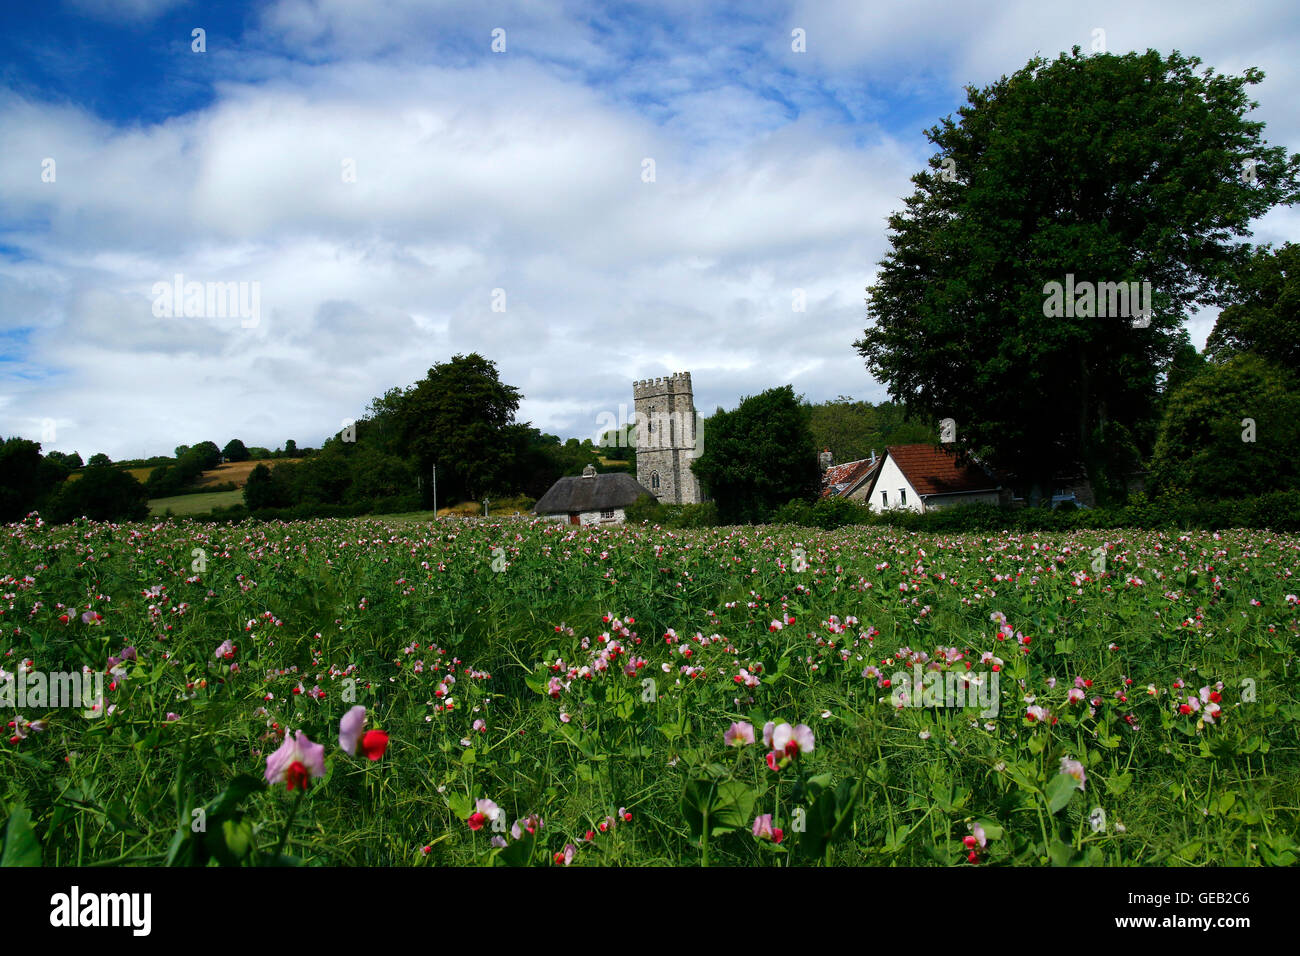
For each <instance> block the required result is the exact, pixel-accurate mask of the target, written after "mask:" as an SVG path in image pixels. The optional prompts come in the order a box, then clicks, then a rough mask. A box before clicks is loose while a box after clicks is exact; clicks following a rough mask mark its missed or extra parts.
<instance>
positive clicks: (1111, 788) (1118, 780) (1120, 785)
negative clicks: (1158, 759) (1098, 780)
mask: <svg viewBox="0 0 1300 956" xmlns="http://www.w3.org/2000/svg"><path fill="white" fill-rule="evenodd" d="M1132 785H1133V774H1131V773H1122V774H1119V775H1118V776H1115V777H1111V778H1110V779H1109V780H1107V781H1106V792H1107V793H1109V794H1110V795H1111V796H1112V797H1118V796H1119V795H1120V794H1121V793H1123V792H1124V791H1125V790H1127V789H1128V788H1129V787H1131V786H1132Z"/></svg>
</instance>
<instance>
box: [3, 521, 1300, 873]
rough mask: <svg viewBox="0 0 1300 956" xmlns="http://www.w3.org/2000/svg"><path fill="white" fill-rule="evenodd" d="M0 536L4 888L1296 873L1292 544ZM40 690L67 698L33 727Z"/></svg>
mask: <svg viewBox="0 0 1300 956" xmlns="http://www.w3.org/2000/svg"><path fill="white" fill-rule="evenodd" d="M0 542H2V544H0V592H2V596H3V601H0V629H2V631H3V638H2V639H0V694H3V695H4V696H0V701H3V706H0V711H2V712H3V714H4V717H3V718H0V719H3V720H4V722H5V723H7V724H8V727H7V728H6V729H5V737H4V739H3V740H0V798H2V799H3V808H2V810H0V821H3V820H4V819H5V818H7V825H5V826H4V827H3V829H0V834H3V837H4V846H3V850H2V851H0V853H2V854H3V861H4V862H20V863H21V862H27V863H35V862H43V863H44V864H46V865H76V864H145V865H162V864H164V863H181V864H211V863H221V864H245V865H250V864H251V865H268V864H277V863H282V864H307V865H336V864H352V865H393V866H433V865H475V864H487V863H497V864H512V865H520V864H536V865H547V866H557V865H558V866H565V865H573V866H580V865H597V866H599V865H698V864H702V863H703V864H731V865H756V866H799V865H811V864H831V865H940V866H988V865H1000V864H1021V865H1037V864H1048V863H1050V864H1056V865H1072V864H1107V865H1162V866H1164V865H1168V866H1201V865H1286V864H1291V863H1294V862H1296V860H1297V856H1298V855H1300V843H1297V839H1296V834H1297V833H1300V752H1298V748H1300V735H1298V734H1297V728H1300V694H1298V693H1297V676H1300V675H1297V674H1295V673H1292V668H1294V667H1296V665H1297V659H1296V649H1297V630H1298V628H1300V606H1298V599H1297V597H1296V592H1297V591H1300V573H1298V571H1300V537H1296V536H1293V535H1281V534H1273V533H1270V532H1268V531H1261V530H1234V531H1223V532H1219V533H1214V532H1192V533H1185V534H1178V533H1162V532H1154V531H1127V532H1116V531H1111V532H1078V533H1071V534H1061V535H1047V534H1043V535H1037V534H1006V535H998V536H940V535H933V534H931V535H926V534H917V533H912V532H903V531H899V530H895V529H889V528H849V529H843V530H840V531H833V532H813V531H810V530H809V529H806V528H793V527H784V526H771V527H752V528H751V527H746V528H720V529H702V530H698V531H681V532H673V531H666V530H661V529H656V528H653V527H651V526H648V525H647V526H641V527H615V528H604V529H600V528H579V527H571V526H567V525H558V524H553V523H548V522H531V521H529V520H526V519H503V520H500V521H492V522H485V521H481V520H480V521H475V520H449V521H443V522H439V523H438V524H437V525H436V526H435V525H432V524H429V523H423V524H417V523H413V522H396V521H394V522H385V521H382V520H372V519H349V520H344V519H330V520H317V521H308V522H293V523H254V522H244V523H242V524H238V525H205V524H198V523H186V522H171V521H168V522H164V523H157V524H148V523H141V524H134V525H131V524H127V525H105V524H95V523H86V522H82V523H81V524H80V525H74V526H60V527H54V526H48V525H45V524H43V523H41V522H40V521H39V519H37V518H35V517H32V518H29V519H28V521H26V522H24V523H23V524H19V525H11V526H9V527H8V528H5V529H3V531H2V532H0ZM55 673H63V674H76V675H81V676H84V677H85V678H86V681H87V685H89V684H91V683H93V682H92V681H91V680H90V679H91V678H92V677H95V676H98V677H101V678H102V696H96V699H95V700H94V701H93V702H92V703H91V704H90V706H89V707H87V708H83V707H80V706H59V707H55V706H49V705H50V704H51V702H52V698H51V699H43V698H42V697H41V696H39V695H38V694H37V693H36V692H35V691H34V690H33V688H34V687H42V686H43V685H42V683H41V681H40V677H41V675H48V674H55ZM20 685H22V688H20ZM20 689H22V690H23V691H24V693H25V697H21V699H20V695H19V694H18V691H19V690H20ZM42 705H45V706H42ZM83 710H84V711H85V713H83Z"/></svg>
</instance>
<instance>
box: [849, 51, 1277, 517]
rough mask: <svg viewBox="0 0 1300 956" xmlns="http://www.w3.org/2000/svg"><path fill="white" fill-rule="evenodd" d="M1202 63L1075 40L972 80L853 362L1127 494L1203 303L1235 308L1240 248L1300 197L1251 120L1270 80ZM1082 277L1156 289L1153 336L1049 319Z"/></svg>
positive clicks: (1109, 322) (927, 406) (1041, 460)
mask: <svg viewBox="0 0 1300 956" xmlns="http://www.w3.org/2000/svg"><path fill="white" fill-rule="evenodd" d="M1199 64H1200V61H1199V60H1197V59H1196V58H1186V57H1183V56H1181V55H1180V54H1178V53H1177V52H1175V53H1172V54H1170V55H1169V56H1168V57H1167V58H1162V57H1161V56H1160V55H1159V54H1158V53H1156V52H1155V51H1147V52H1146V53H1144V54H1137V53H1131V54H1126V55H1124V56H1115V55H1098V56H1090V57H1085V56H1081V55H1080V53H1079V50H1078V48H1077V47H1076V48H1075V49H1074V51H1073V53H1072V55H1065V54H1062V55H1061V57H1060V58H1059V59H1057V60H1055V61H1052V62H1049V61H1046V60H1044V59H1041V58H1036V59H1034V60H1032V61H1031V62H1030V63H1029V64H1028V65H1027V66H1026V67H1024V68H1023V69H1021V70H1020V71H1019V72H1017V73H1016V74H1015V75H1013V76H1012V77H1010V78H1006V77H1004V78H1002V79H1001V80H999V81H998V82H997V83H995V84H993V85H992V86H990V87H987V88H985V89H983V90H977V89H975V88H973V87H972V88H968V98H969V105H968V106H965V107H963V108H962V109H961V110H960V111H959V113H960V117H959V120H958V122H953V121H952V120H951V119H950V118H949V119H945V120H943V121H942V122H941V123H940V124H939V125H938V126H935V127H934V128H932V129H931V130H929V131H928V133H927V136H928V137H929V139H930V140H931V142H932V143H934V144H935V145H936V146H937V147H938V149H939V152H938V153H937V154H936V155H934V156H933V157H932V158H931V160H930V163H929V165H930V169H929V170H928V171H923V172H921V173H918V174H917V175H916V176H914V177H913V180H912V181H913V182H914V183H915V184H916V185H917V187H918V188H917V191H916V192H915V193H914V194H913V195H912V196H911V198H909V199H908V200H907V208H906V211H904V212H902V213H897V214H895V215H893V216H891V217H890V220H889V225H890V229H891V233H892V234H891V244H892V249H891V251H890V252H889V254H888V255H887V256H886V258H885V260H884V261H883V262H882V263H881V268H880V271H879V273H878V277H877V281H876V284H875V285H874V286H872V287H871V289H870V290H869V300H868V302H869V310H868V311H869V316H870V317H871V319H873V320H874V326H873V327H871V328H869V329H868V330H867V331H866V332H865V334H864V336H863V338H862V339H860V340H859V341H858V342H857V343H856V347H857V349H858V351H859V352H860V354H861V355H862V356H863V357H864V358H865V359H866V362H867V366H868V368H869V369H870V370H871V372H872V374H873V375H875V376H876V377H877V378H878V379H880V380H882V381H884V382H887V383H888V386H889V391H890V394H891V395H892V396H894V397H895V398H896V399H898V400H899V401H902V402H905V403H906V404H908V405H909V407H915V408H916V409H917V410H918V411H920V412H922V413H923V414H924V415H925V416H927V417H929V418H932V419H938V418H944V417H950V418H953V419H954V420H955V421H956V423H957V440H958V442H959V443H963V444H965V445H967V446H968V447H969V448H970V449H971V450H972V451H974V452H976V453H977V454H978V455H980V457H981V458H982V459H983V460H986V461H988V462H989V463H990V464H992V465H993V466H994V467H999V468H1006V469H1007V470H1010V471H1014V472H1018V473H1020V474H1021V475H1023V476H1025V477H1026V478H1028V479H1030V480H1031V482H1032V483H1033V484H1034V485H1036V486H1040V487H1046V486H1048V485H1049V483H1050V480H1051V478H1052V476H1054V475H1056V474H1059V473H1063V472H1068V471H1070V470H1072V469H1073V468H1074V467H1075V465H1076V463H1081V464H1083V465H1084V466H1085V468H1086V469H1087V471H1088V474H1089V476H1090V477H1091V478H1092V481H1093V485H1094V487H1096V488H1098V489H1100V490H1101V491H1103V492H1104V491H1105V490H1106V489H1107V487H1108V486H1111V485H1114V486H1119V485H1121V484H1122V480H1123V478H1124V477H1125V475H1126V473H1127V472H1128V471H1130V470H1131V469H1132V467H1133V465H1134V464H1135V462H1136V461H1137V459H1138V458H1139V457H1140V456H1141V455H1142V454H1143V453H1144V452H1145V451H1146V450H1147V449H1149V448H1150V447H1151V444H1152V441H1153V438H1154V423H1155V416H1156V401H1157V395H1158V381H1159V377H1160V375H1161V374H1162V373H1163V372H1165V371H1166V370H1167V369H1168V366H1169V365H1170V363H1171V361H1172V360H1173V358H1174V356H1175V355H1176V354H1177V353H1178V351H1179V350H1180V349H1181V348H1182V347H1183V346H1184V344H1185V343H1186V341H1187V339H1186V332H1185V331H1184V329H1183V322H1184V319H1185V317H1186V315H1187V313H1188V310H1189V309H1190V308H1192V307H1193V306H1195V305H1198V304H1205V303H1211V304H1226V303H1227V302H1228V301H1229V299H1228V296H1229V286H1230V280H1231V278H1232V277H1233V276H1234V275H1235V273H1236V270H1237V269H1238V268H1239V267H1240V265H1241V264H1242V263H1243V262H1244V260H1245V258H1246V254H1247V247H1246V246H1245V245H1244V243H1240V242H1237V241H1235V237H1241V236H1245V235H1248V224H1249V222H1250V220H1252V219H1253V218H1256V217H1258V216H1260V215H1262V214H1263V213H1265V212H1266V211H1267V210H1268V209H1270V208H1271V207H1273V206H1274V205H1276V204H1278V203H1287V202H1292V201H1294V200H1295V198H1296V195H1297V174H1298V171H1300V156H1292V157H1288V156H1287V155H1286V152H1285V150H1284V149H1283V148H1281V147H1268V146H1266V145H1265V143H1264V141H1263V139H1262V136H1261V132H1262V126H1263V124H1261V123H1258V122H1252V121H1249V120H1247V119H1246V118H1245V114H1246V113H1247V112H1248V111H1249V110H1250V109H1252V108H1253V107H1254V105H1255V104H1253V103H1252V102H1250V101H1249V100H1248V97H1247V93H1246V90H1247V87H1248V86H1251V85H1254V84H1257V83H1259V82H1260V81H1261V80H1262V79H1263V75H1262V74H1261V73H1260V72H1259V71H1258V70H1255V69H1247V70H1246V71H1245V72H1244V74H1243V75H1242V76H1240V77H1232V76H1221V75H1216V74H1215V73H1214V71H1212V70H1209V69H1207V70H1205V71H1204V72H1203V74H1202V75H1198V74H1197V73H1196V68H1197V67H1198V66H1199ZM1248 160H1252V161H1256V162H1257V164H1258V165H1257V166H1256V167H1255V171H1256V173H1257V175H1256V177H1255V181H1254V182H1253V183H1252V182H1250V181H1249V177H1246V176H1244V175H1242V171H1243V162H1245V161H1248ZM949 161H950V162H949ZM1067 275H1073V276H1074V277H1075V279H1076V280H1078V281H1080V282H1084V281H1086V282H1090V283H1102V282H1135V281H1146V282H1150V283H1151V289H1152V307H1153V315H1152V316H1151V318H1150V323H1149V326H1148V327H1140V325H1141V324H1140V323H1138V324H1137V325H1135V324H1134V323H1133V322H1132V321H1131V320H1130V318H1127V317H1121V316H1108V317H1105V318H1101V317H1093V316H1091V315H1077V316H1076V317H1072V318H1071V317H1065V316H1064V315H1062V316H1060V317H1055V318H1049V317H1046V313H1047V311H1048V310H1047V309H1046V307H1045V298H1046V292H1047V283H1049V282H1059V283H1062V284H1064V283H1065V281H1066V277H1067ZM1081 311H1084V310H1081ZM1088 311H1090V310H1088ZM1107 479H1109V480H1107Z"/></svg>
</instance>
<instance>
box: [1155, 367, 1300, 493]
mask: <svg viewBox="0 0 1300 956" xmlns="http://www.w3.org/2000/svg"><path fill="white" fill-rule="evenodd" d="M1297 447H1300V392H1297V391H1296V389H1295V387H1294V380H1293V379H1292V378H1291V377H1290V376H1288V375H1287V374H1286V373H1285V372H1283V371H1282V370H1281V369H1278V368H1277V367H1276V366H1274V365H1272V364H1270V363H1269V362H1268V361H1266V360H1265V359H1263V358H1261V357H1260V356H1258V355H1252V354H1242V355H1236V356H1233V357H1231V358H1229V359H1227V360H1226V361H1224V362H1222V363H1216V364H1211V365H1210V366H1209V367H1208V368H1206V369H1205V370H1204V371H1203V372H1201V373H1200V374H1199V375H1197V376H1196V377H1195V378H1194V379H1192V380H1191V381H1190V382H1188V383H1186V384H1185V385H1183V386H1182V387H1181V388H1179V389H1178V391H1176V392H1174V394H1173V395H1172V396H1171V397H1170V400H1169V407H1168V409H1167V411H1166V413H1165V417H1164V420H1163V421H1162V422H1161V426H1160V434H1159V438H1158V440H1157V442H1156V449H1155V455H1154V457H1153V459H1152V463H1151V480H1152V483H1153V485H1154V486H1155V487H1156V488H1157V489H1159V490H1161V491H1177V490H1181V491H1186V492H1188V493H1190V494H1191V495H1193V496H1195V497H1198V498H1239V497H1242V496H1243V495H1256V494H1264V493H1266V492H1270V491H1286V490H1289V489H1291V488H1295V487H1297V486H1300V465H1298V464H1297V462H1296V458H1295V449H1296V448H1297Z"/></svg>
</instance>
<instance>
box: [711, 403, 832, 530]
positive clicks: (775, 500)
mask: <svg viewBox="0 0 1300 956" xmlns="http://www.w3.org/2000/svg"><path fill="white" fill-rule="evenodd" d="M810 414H811V413H810V410H809V408H808V406H806V405H804V404H801V403H800V401H799V400H798V399H797V398H796V397H795V394H794V389H793V388H792V387H791V386H789V385H784V386H782V387H780V388H771V389H768V390H767V391H765V392H763V393H762V394H760V395H755V396H753V397H750V398H745V399H742V400H741V402H740V404H739V405H738V406H737V407H736V409H735V410H734V411H724V410H723V409H721V408H719V409H718V410H717V412H715V413H714V414H713V415H712V416H711V417H709V418H708V419H706V420H705V422H704V437H705V441H704V450H703V453H702V454H701V455H700V456H699V457H698V458H696V459H695V460H694V461H693V462H692V463H691V470H692V471H693V472H694V473H695V476H696V477H697V478H698V479H699V480H700V481H701V482H702V483H703V484H704V486H705V489H706V491H707V493H708V494H709V496H711V497H712V498H713V499H714V501H715V502H716V504H717V507H718V516H719V517H720V518H721V519H722V520H723V521H724V522H727V523H741V522H747V521H764V520H766V519H767V518H768V517H769V516H770V515H771V513H772V512H773V511H774V510H775V509H776V508H779V507H780V506H781V505H784V504H786V503H787V502H789V501H791V500H792V499H805V500H811V499H812V498H813V497H814V496H815V495H816V492H817V489H818V487H819V472H818V468H817V449H816V446H815V445H814V444H813V438H812V431H811V429H810V427H809V418H810Z"/></svg>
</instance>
